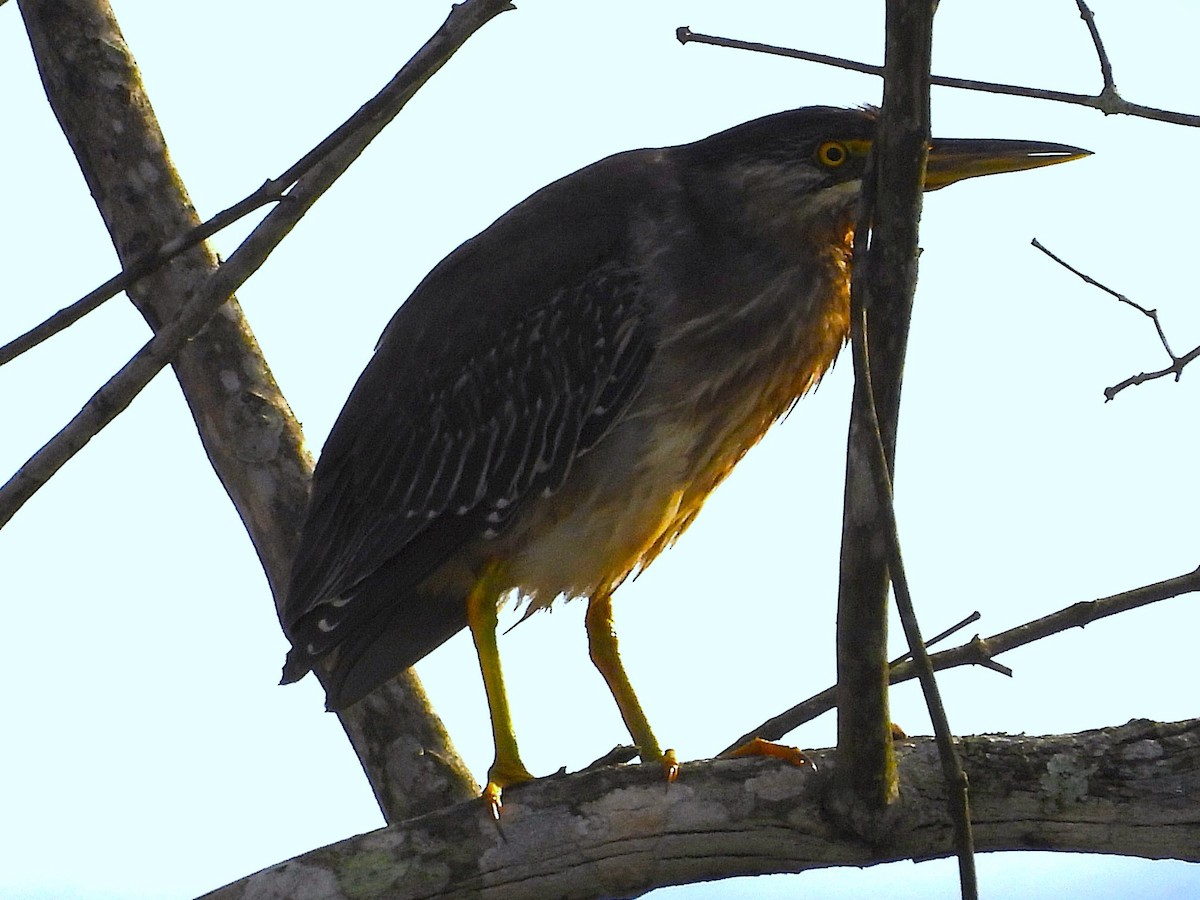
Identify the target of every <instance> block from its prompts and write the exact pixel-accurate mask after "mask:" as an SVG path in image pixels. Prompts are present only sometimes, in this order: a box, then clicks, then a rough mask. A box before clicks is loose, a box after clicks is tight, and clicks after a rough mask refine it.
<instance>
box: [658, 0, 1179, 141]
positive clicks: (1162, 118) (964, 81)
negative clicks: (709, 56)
mask: <svg viewBox="0 0 1200 900" xmlns="http://www.w3.org/2000/svg"><path fill="white" fill-rule="evenodd" d="M1089 13H1090V10H1089ZM1085 18H1087V17H1085ZM1088 24H1089V28H1090V29H1091V33H1092V35H1093V38H1094V40H1097V41H1098V40H1099V32H1097V31H1096V30H1095V22H1094V19H1093V20H1090V21H1089V23H1088ZM675 37H676V38H677V39H678V41H679V43H681V44H689V43H696V44H709V45H710V46H713V47H728V48H730V49H733V50H749V51H751V52H754V53H768V54H770V55H772V56H785V57H787V58H789V59H802V60H805V61H806V62H815V63H818V64H819V65H823V66H832V67H834V68H837V69H848V70H849V71H851V72H862V73H863V74H864V75H879V76H882V75H883V66H875V65H871V64H870V63H864V62H858V61H857V60H852V59H843V58H841V57H838V56H828V55H826V54H824V53H813V52H811V51H809V50H794V49H792V48H790V47H776V46H774V45H772V44H758V43H754V42H753V41H739V40H736V39H734V38H725V37H717V36H716V35H711V34H700V33H698V32H695V31H692V30H691V29H690V28H688V27H686V26H682V27H680V28H677V29H675ZM1102 48H1103V45H1102V44H1098V47H1097V49H1102ZM1107 61H1108V57H1107V56H1104V57H1102V68H1103V67H1104V65H1105V64H1107ZM1111 76H1112V69H1111V66H1108V68H1107V75H1106V77H1107V78H1108V79H1111ZM930 83H931V84H935V85H937V86H938V87H950V88H958V89H959V90H964V91H981V92H983V93H986V94H1003V95H1007V96H1010V97H1028V98H1030V99H1032V100H1050V101H1053V102H1055V103H1069V104H1072V105H1074V106H1086V107H1089V108H1091V109H1098V110H1100V112H1102V113H1104V114H1105V115H1106V116H1108V115H1125V116H1135V117H1137V118H1139V119H1152V120H1154V121H1156V122H1169V123H1171V124H1172V125H1187V126H1190V127H1192V128H1196V127H1200V115H1194V114H1192V113H1183V112H1173V111H1171V110H1166V109H1156V108H1155V107H1153V106H1143V105H1141V104H1140V103H1131V102H1129V101H1128V100H1126V99H1124V98H1123V97H1121V96H1120V95H1119V94H1117V92H1116V88H1115V87H1112V88H1111V89H1110V85H1111V81H1107V80H1106V82H1105V87H1104V88H1103V89H1102V90H1101V92H1100V93H1099V94H1095V95H1092V94H1072V93H1068V92H1067V91H1052V90H1048V89H1046V88H1033V87H1024V86H1021V85H1016V84H1001V83H999V82H995V81H977V80H975V79H973V78H951V77H949V76H946V75H933V76H931V77H930Z"/></svg>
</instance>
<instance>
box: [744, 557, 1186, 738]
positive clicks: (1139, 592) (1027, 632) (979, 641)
mask: <svg viewBox="0 0 1200 900" xmlns="http://www.w3.org/2000/svg"><path fill="white" fill-rule="evenodd" d="M1195 591H1200V568H1197V569H1196V570H1195V571H1192V572H1188V573H1187V574H1186V575H1180V576H1178V577H1176V578H1168V579H1167V580H1166V581H1160V582H1157V583H1156V584H1148V585H1145V586H1143V587H1139V588H1134V589H1133V590H1130V591H1124V592H1122V593H1120V594H1113V595H1112V596H1110V597H1104V598H1101V599H1099V600H1086V601H1081V602H1079V603H1073V604H1071V605H1070V606H1068V607H1066V608H1064V609H1060V610H1058V611H1057V612H1054V613H1051V614H1050V615H1047V616H1043V617H1042V618H1040V619H1034V620H1033V621H1031V622H1026V623H1025V624H1023V625H1018V626H1016V627H1015V628H1010V629H1008V630H1007V631H1002V632H1000V633H998V634H994V635H992V636H991V637H987V638H981V637H979V636H976V637H974V638H972V639H971V640H969V641H967V642H966V643H965V644H961V645H959V646H958V647H953V648H951V649H949V650H943V651H942V652H940V653H934V654H932V655H931V656H930V657H929V662H930V664H931V665H932V666H933V668H934V669H938V670H941V669H953V668H955V667H956V666H979V665H982V666H987V667H988V668H993V669H996V670H997V671H1000V672H1001V674H1004V675H1011V674H1012V672H1011V671H1010V670H1008V668H1007V667H1004V666H999V664H998V663H996V662H995V661H994V657H996V656H998V655H1000V654H1001V653H1004V652H1006V651H1008V650H1014V649H1016V648H1017V647H1023V646H1025V645H1026V644H1032V643H1033V642H1034V641H1040V640H1042V639H1043V638H1048V637H1050V636H1052V635H1055V634H1059V633H1060V632H1063V631H1066V630H1067V629H1069V628H1083V627H1084V626H1085V625H1090V624H1091V623H1092V622H1096V621H1098V620H1100V619H1103V618H1106V617H1108V616H1115V615H1116V614H1117V613H1123V612H1128V611H1129V610H1132V609H1137V608H1138V607H1141V606H1147V605H1149V604H1151V603H1157V602H1158V601H1160V600H1167V599H1169V598H1171V597H1178V596H1180V595H1181V594H1187V593H1192V592H1195ZM930 643H932V641H931V642H930ZM916 677H917V673H916V669H915V668H914V667H913V666H912V664H911V663H910V662H909V661H908V660H906V659H903V658H901V659H900V660H897V661H896V662H894V663H892V666H891V671H890V672H889V674H888V681H889V683H890V684H900V683H901V682H904V681H909V680H910V679H912V678H916ZM836 705H837V699H836V689H835V688H832V687H831V688H826V689H825V690H823V691H821V692H820V693H819V694H814V695H813V696H812V697H809V698H808V699H807V700H804V701H803V702H801V703H798V704H796V705H795V706H793V707H792V708H791V709H789V710H786V711H785V712H782V713H780V714H779V715H777V716H775V717H773V718H771V719H768V720H767V721H766V722H763V723H762V724H761V725H759V726H758V727H757V728H755V729H754V730H752V731H748V732H746V733H745V734H744V735H742V736H741V737H739V738H738V739H737V740H736V741H734V742H733V743H732V744H730V745H729V747H728V748H727V750H726V751H722V752H728V750H732V749H733V748H735V747H740V746H742V745H743V744H745V743H747V742H748V741H751V740H753V739H754V738H756V737H757V738H763V739H764V740H769V741H777V740H780V739H781V738H782V737H783V736H784V735H786V734H787V733H788V732H789V731H793V730H794V729H796V728H799V727H800V726H801V725H803V724H804V723H805V722H810V721H812V720H813V719H815V718H817V716H820V715H822V714H823V713H827V712H829V710H831V709H833V708H834V707H835V706H836Z"/></svg>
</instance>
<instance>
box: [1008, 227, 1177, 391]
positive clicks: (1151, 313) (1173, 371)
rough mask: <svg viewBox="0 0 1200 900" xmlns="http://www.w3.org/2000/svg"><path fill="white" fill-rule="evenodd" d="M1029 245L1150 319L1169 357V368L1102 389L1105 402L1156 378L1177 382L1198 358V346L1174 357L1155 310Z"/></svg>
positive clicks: (1038, 245) (1035, 243)
mask: <svg viewBox="0 0 1200 900" xmlns="http://www.w3.org/2000/svg"><path fill="white" fill-rule="evenodd" d="M1030 243H1032V244H1033V246H1034V247H1036V248H1037V249H1038V250H1041V251H1042V252H1043V253H1045V254H1046V255H1047V256H1048V257H1050V258H1051V259H1052V260H1054V261H1055V262H1056V263H1058V264H1059V265H1060V266H1062V267H1063V268H1064V269H1066V270H1067V271H1068V272H1072V273H1074V274H1075V275H1077V276H1079V278H1081V279H1082V280H1083V281H1084V282H1085V283H1086V284H1090V285H1091V286H1092V287H1095V288H1099V289H1100V290H1102V291H1104V292H1105V293H1106V294H1108V295H1110V296H1112V297H1115V298H1116V299H1117V300H1119V301H1121V302H1122V303H1124V304H1126V305H1127V306H1132V307H1133V308H1134V309H1136V310H1137V311H1138V312H1140V313H1141V314H1142V315H1144V316H1146V317H1147V318H1148V319H1150V321H1151V322H1153V323H1154V330H1155V331H1156V332H1157V333H1158V340H1159V342H1160V343H1161V344H1162V345H1163V349H1164V350H1166V352H1167V356H1169V357H1170V358H1171V364H1170V365H1169V366H1167V367H1166V368H1165V369H1160V370H1158V371H1157V372H1142V373H1141V374H1139V375H1131V376H1130V377H1129V378H1126V379H1125V380H1124V381H1122V382H1121V383H1120V384H1116V385H1113V386H1112V387H1109V388H1105V389H1104V398H1105V400H1106V401H1107V400H1111V399H1112V398H1113V397H1115V396H1117V394H1119V393H1120V392H1121V391H1123V390H1125V388H1127V387H1132V386H1133V385H1135V384H1144V383H1145V382H1147V381H1153V380H1154V379H1156V378H1163V377H1165V376H1167V375H1174V376H1175V380H1176V381H1178V380H1179V379H1180V377H1181V376H1182V375H1183V369H1184V367H1185V366H1186V365H1187V364H1188V363H1190V362H1191V361H1192V360H1194V359H1196V358H1197V357H1200V346H1198V347H1195V348H1194V349H1192V350H1191V351H1189V352H1188V353H1185V354H1184V355H1183V356H1176V355H1175V351H1174V350H1172V349H1171V344H1170V342H1169V341H1167V335H1166V332H1165V331H1163V327H1162V322H1160V321H1159V318H1158V310H1157V309H1147V308H1146V307H1144V306H1142V305H1141V304H1140V303H1138V302H1136V301H1134V300H1131V299H1129V298H1128V297H1126V296H1125V295H1124V294H1122V293H1120V292H1119V291H1115V290H1113V289H1112V288H1110V287H1109V286H1108V285H1106V284H1103V283H1102V282H1099V281H1097V280H1096V279H1095V278H1093V277H1092V276H1091V275H1088V274H1087V273H1086V272H1081V271H1080V270H1079V269H1077V268H1075V267H1074V266H1073V265H1071V264H1070V263H1069V262H1067V261H1066V260H1064V259H1063V258H1062V257H1060V256H1057V255H1056V254H1054V253H1052V252H1051V251H1049V250H1048V249H1046V247H1045V245H1043V244H1042V242H1041V241H1039V240H1038V239H1037V238H1034V239H1033V240H1032V241H1031V242H1030Z"/></svg>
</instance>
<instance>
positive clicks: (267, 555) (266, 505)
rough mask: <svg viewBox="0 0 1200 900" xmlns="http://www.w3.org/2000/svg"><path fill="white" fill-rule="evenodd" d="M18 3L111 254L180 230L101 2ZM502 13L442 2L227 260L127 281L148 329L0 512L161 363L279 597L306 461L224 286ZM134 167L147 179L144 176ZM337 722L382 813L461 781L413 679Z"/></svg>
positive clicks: (162, 242)
mask: <svg viewBox="0 0 1200 900" xmlns="http://www.w3.org/2000/svg"><path fill="white" fill-rule="evenodd" d="M19 5H20V8H21V12H22V15H23V17H24V19H25V24H26V28H27V30H28V32H29V37H30V42H31V44H32V45H33V49H34V56H35V58H36V60H37V63H38V67H39V70H40V72H41V75H42V80H43V83H44V85H45V88H46V93H47V96H48V98H49V99H50V102H51V105H52V107H53V109H54V111H55V114H56V115H57V116H58V119H59V122H60V123H61V125H62V127H63V131H64V134H65V135H66V136H67V139H68V140H69V141H70V143H71V146H72V149H73V150H74V151H75V155H76V157H77V159H78V160H79V164H80V168H81V169H82V171H83V173H84V177H85V178H86V179H87V181H88V185H89V187H90V188H91V190H92V194H93V196H95V197H96V198H97V201H98V206H99V209H100V212H101V214H102V216H103V217H104V220H105V224H106V225H107V227H108V229H109V232H110V234H111V235H112V238H113V243H114V245H115V246H116V248H117V252H118V255H119V257H120V258H121V260H122V263H123V264H125V265H129V264H131V261H132V260H135V259H140V258H143V257H144V256H145V255H146V252H147V248H154V247H163V246H169V245H170V242H171V241H172V240H173V239H177V238H178V237H179V236H180V235H184V234H186V233H188V232H189V231H190V230H191V229H193V228H195V227H196V225H197V221H196V216H195V213H194V211H193V210H192V207H191V204H190V201H189V200H188V197H187V194H186V191H185V189H184V187H183V185H182V183H181V181H180V179H179V176H178V174H177V173H176V172H175V171H174V169H173V168H172V166H171V164H170V161H169V159H168V157H167V153H166V147H165V143H164V139H163V136H162V134H161V132H160V131H159V129H158V126H157V123H156V121H155V120H154V116H153V113H152V112H151V107H150V103H149V99H148V98H147V97H146V95H145V91H144V89H143V87H142V84H141V80H140V76H139V74H138V72H137V68H136V65H135V63H134V61H133V58H132V55H131V54H130V53H129V50H128V47H127V46H126V44H125V42H124V39H123V37H122V35H121V33H120V30H119V28H118V26H117V23H116V21H115V19H114V18H113V15H112V12H111V10H110V9H109V8H108V6H107V4H106V3H105V2H103V0H21V2H20V4H19ZM509 8H511V7H510V4H508V3H507V2H499V0H467V2H465V3H461V4H459V5H458V6H456V7H455V8H454V9H453V11H452V12H451V14H450V17H449V18H448V19H447V21H446V23H445V24H444V25H443V26H442V28H440V29H439V30H438V32H437V33H436V34H435V35H434V36H433V37H432V38H431V39H430V40H429V41H428V42H427V43H426V44H425V46H424V47H423V48H422V49H421V50H420V51H419V52H418V53H417V54H416V56H414V57H413V59H412V60H411V61H410V62H409V63H408V65H406V66H405V67H404V68H403V69H401V71H400V72H399V73H398V74H397V76H396V78H395V79H393V81H392V83H391V84H390V85H389V86H388V87H387V88H386V89H385V91H384V92H383V94H382V95H381V99H380V101H379V103H378V105H377V106H376V107H375V110H374V113H373V115H372V116H371V117H370V118H369V119H368V120H367V121H366V122H365V123H362V127H360V128H359V129H357V130H356V131H355V133H354V134H353V136H352V137H349V138H347V139H346V140H345V141H344V142H343V143H341V144H340V145H339V147H338V150H337V151H336V153H335V154H333V155H332V156H330V157H328V158H325V159H324V160H322V161H321V162H320V164H319V165H316V166H315V167H313V168H311V169H310V170H309V171H308V172H307V174H306V175H305V176H304V177H303V178H302V179H301V180H300V181H299V182H298V183H297V185H296V186H295V188H294V189H293V190H291V191H290V192H289V193H288V195H287V202H283V203H280V204H279V205H278V206H276V208H275V209H274V210H272V212H271V213H270V214H269V215H268V216H267V217H266V218H265V219H264V220H263V222H261V223H260V224H259V226H258V227H257V228H256V229H255V230H254V232H253V233H252V234H251V235H250V237H248V238H247V239H246V241H245V242H244V243H243V244H242V246H241V247H239V248H238V251H237V252H236V253H235V254H234V255H233V256H232V257H231V258H230V260H229V261H228V262H227V263H225V264H224V265H219V264H218V261H217V259H216V256H215V255H214V254H213V253H212V252H211V251H210V250H209V249H208V248H207V246H203V245H202V246H199V247H196V248H193V249H192V250H189V251H187V252H186V253H184V254H183V255H181V256H180V257H178V258H177V259H175V260H174V261H173V262H171V263H170V264H169V265H168V266H166V267H164V268H163V269H160V270H159V271H158V272H156V273H154V274H153V275H150V276H149V277H146V278H143V279H142V280H141V281H139V282H138V283H137V284H136V285H134V286H133V287H132V288H131V289H130V297H131V299H132V300H133V301H134V303H135V304H136V305H137V306H138V309H139V310H140V311H141V312H142V314H143V316H144V317H145V318H146V319H147V321H148V322H149V323H150V325H151V326H152V327H153V328H154V329H155V331H156V334H155V337H154V338H153V339H152V340H151V341H150V342H149V343H148V344H147V345H146V347H144V348H143V350H142V351H141V352H140V353H139V354H138V355H137V356H136V357H135V358H134V359H133V360H131V361H130V363H128V364H127V365H126V366H125V367H124V368H123V369H122V370H121V371H120V372H119V373H118V374H117V375H116V376H114V378H113V379H112V380H111V381H110V382H109V383H108V384H107V385H105V387H104V388H102V389H101V390H100V391H99V392H97V394H96V395H95V396H94V397H93V398H92V400H91V401H90V402H89V403H88V404H87V406H86V407H85V408H84V409H83V410H82V411H81V412H80V413H79V415H78V416H76V418H75V419H74V420H73V422H72V423H71V424H70V425H68V426H67V428H64V429H63V431H61V432H60V433H59V434H58V435H57V436H56V437H55V438H53V439H52V440H51V441H50V442H49V443H48V444H47V445H46V446H45V447H43V448H42V450H41V451H39V453H38V454H36V455H35V457H34V458H33V459H32V460H31V461H30V463H28V464H27V465H26V466H25V467H23V469H22V471H21V472H20V473H18V475H17V476H15V477H14V479H13V480H12V481H10V482H9V484H8V485H6V486H5V487H4V488H3V489H0V523H2V522H4V521H7V520H8V519H9V518H10V517H11V516H12V515H13V513H14V512H15V511H16V510H17V509H18V508H19V507H20V505H21V504H22V503H23V502H24V501H25V500H26V499H28V497H29V496H31V495H32V494H33V492H34V491H36V490H37V488H38V487H40V485H41V484H43V483H45V481H46V479H48V478H49V477H50V476H51V475H52V474H53V472H54V471H56V470H57V469H58V468H59V467H60V466H61V465H62V464H63V463H64V462H65V461H66V460H67V459H69V458H70V456H71V455H73V453H75V452H77V451H78V449H79V448H81V447H82V446H83V445H84V444H86V442H87V441H88V440H89V439H90V438H91V437H92V436H93V435H95V434H96V433H97V432H98V431H99V430H100V429H101V428H103V427H104V426H105V425H106V424H107V423H108V422H110V421H112V419H113V418H114V417H115V416H116V415H117V414H118V413H119V412H120V411H121V409H123V408H124V407H125V406H127V405H128V404H129V403H130V402H131V401H132V399H133V397H134V396H136V394H137V392H138V391H139V390H140V389H141V388H142V387H143V386H145V384H146V383H148V381H149V380H150V379H151V378H153V377H154V375H155V374H156V373H157V372H158V371H159V370H160V369H161V368H163V367H164V366H165V365H167V364H168V363H170V364H172V365H173V367H174V370H175V374H176V377H177V378H178V379H179V383H180V385H181V387H182V388H183V392H184V397H185V399H186V400H187V402H188V404H189V406H190V407H191V410H192V415H193V418H194V419H195V421H196V424H197V428H198V431H199V433H200V437H201V440H202V441H203V442H204V446H205V450H206V451H207V453H208V456H209V459H210V460H211V461H212V464H213V467H214V469H215V470H216V472H217V474H218V477H220V479H221V481H222V483H223V484H224V485H225V488H226V490H227V491H228V493H229V495H230V498H231V499H232V501H233V503H234V505H235V507H236V508H237V510H238V512H239V514H240V515H241V517H242V520H243V522H244V523H245V524H246V528H247V531H248V532H249V534H250V537H251V540H252V541H253V543H254V546H255V548H256V550H257V551H258V554H259V558H260V559H261V561H262V563H263V568H264V570H265V571H266V573H267V577H268V580H269V581H270V583H271V586H272V590H273V591H274V592H275V594H276V596H277V597H279V596H281V594H282V590H283V585H284V583H285V581H286V577H287V572H288V567H289V565H290V561H291V556H292V554H293V552H294V549H295V543H296V523H297V522H298V521H299V520H300V517H301V515H302V511H303V508H304V504H305V502H306V499H307V492H308V484H309V478H310V475H311V462H310V460H309V458H308V456H307V454H306V453H305V452H304V450H303V447H302V436H301V434H300V429H299V426H298V424H297V423H296V421H295V418H294V416H293V415H292V413H291V410H290V409H289V408H288V405H287V402H286V400H285V399H284V398H283V396H282V394H281V393H280V392H279V388H278V386H277V385H276V384H275V381H274V379H273V378H272V376H271V373H270V370H269V368H268V367H267V364H266V361H265V359H264V358H263V357H262V354H261V351H260V350H259V348H258V346H257V344H256V342H255V340H254V337H253V334H252V333H251V331H250V329H249V326H248V325H247V324H246V322H245V319H244V318H243V316H242V313H241V309H240V307H239V306H238V304H237V302H236V300H234V299H232V296H231V295H232V292H233V291H234V290H235V289H236V287H237V286H238V285H240V284H241V283H242V282H243V281H244V280H245V279H246V278H247V277H249V275H250V274H251V273H252V272H253V271H254V270H256V269H257V268H258V267H259V266H260V265H261V264H262V262H263V261H264V260H265V259H266V257H267V255H268V254H269V253H270V252H271V250H272V249H273V248H274V247H275V246H276V245H277V244H278V242H279V240H281V239H282V237H283V236H284V235H286V234H287V232H288V231H289V230H290V229H291V228H292V227H293V226H294V225H295V223H296V221H297V220H298V219H299V217H300V216H301V215H303V213H304V211H305V210H307V209H308V207H309V206H311V205H312V203H313V202H315V201H316V199H317V198H318V197H319V196H320V195H321V193H322V192H323V191H324V190H325V189H326V188H327V187H328V186H329V185H330V184H331V183H332V182H333V181H334V179H336V178H337V177H338V175H340V174H341V172H342V171H344V170H345V168H346V167H347V166H348V165H349V164H350V163H351V162H352V161H353V159H354V158H356V157H357V155H358V154H359V153H360V152H361V151H362V149H363V148H364V147H365V146H366V144H367V143H368V142H369V141H370V139H371V138H372V137H373V136H374V135H375V134H376V133H378V131H379V130H380V129H382V128H383V127H384V125H385V124H386V123H387V121H388V120H389V119H390V118H391V117H392V116H394V115H395V114H396V112H398V110H399V109H400V108H401V107H402V106H403V105H404V104H405V102H407V100H408V98H409V97H411V96H412V95H413V93H415V91H416V90H417V89H418V88H419V87H420V86H421V85H423V84H424V83H425V81H427V80H428V79H429V78H430V77H431V76H432V75H433V73H434V72H436V71H437V70H438V69H439V68H440V67H441V66H442V65H443V64H444V63H445V62H446V61H447V60H448V59H449V58H450V56H451V55H452V54H453V53H454V52H455V50H457V48H458V47H459V46H461V45H462V43H463V42H464V41H465V40H466V39H467V38H469V37H470V35H472V34H473V33H474V32H475V31H477V30H478V29H479V28H480V27H482V26H483V25H484V24H486V23H487V22H488V21H490V20H491V19H492V18H493V17H495V16H496V15H498V14H499V13H500V12H503V11H505V10H506V9H509ZM382 98H386V99H382ZM147 172H152V173H154V177H153V178H150V177H145V175H146V173H147ZM218 310H219V311H220V313H219V314H218V315H214V313H215V312H217V311H218ZM342 724H343V726H344V727H345V728H346V731H347V734H348V735H349V736H350V739H351V742H352V743H353V744H354V746H355V749H356V752H357V753H358V755H359V759H360V760H361V761H362V762H363V765H364V768H366V769H367V772H368V777H369V778H370V780H371V784H372V787H373V788H374V790H375V794H376V797H377V799H378V800H379V801H380V805H381V807H382V808H383V809H384V813H385V816H386V817H388V818H389V819H391V820H395V819H398V818H402V817H405V816H408V815H412V814H414V813H416V812H420V811H422V810H425V809H430V808H434V807H437V806H442V805H444V804H445V803H447V802H452V801H453V800H454V799H458V798H462V797H464V796H467V795H469V794H470V793H472V792H473V790H474V787H473V783H472V781H471V779H470V776H469V775H468V774H467V772H466V768H465V766H464V765H463V764H462V762H461V760H459V758H458V756H457V754H456V753H455V751H454V749H453V747H452V746H451V745H450V742H449V739H448V737H447V736H446V734H445V731H444V729H443V728H442V726H441V723H440V722H439V721H438V720H437V718H436V716H434V715H433V713H432V710H431V709H430V708H429V705H428V702H427V700H426V699H425V696H424V692H423V690H422V688H421V685H420V682H419V681H418V680H417V679H416V676H415V675H412V674H411V673H409V674H406V675H404V676H401V678H400V679H397V680H396V681H395V682H393V683H392V684H391V685H390V686H389V687H388V688H387V689H385V690H381V691H380V692H377V693H376V695H375V696H373V697H372V698H370V701H369V702H364V703H361V704H358V705H357V706H356V707H355V708H354V709H352V710H350V711H349V712H348V713H347V714H345V715H343V717H342Z"/></svg>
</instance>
